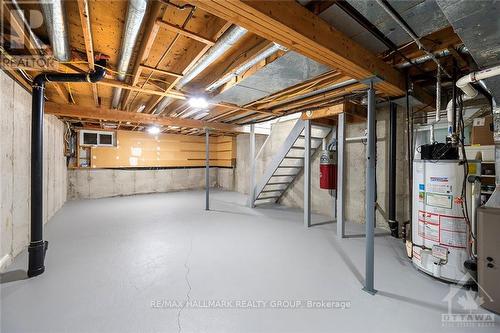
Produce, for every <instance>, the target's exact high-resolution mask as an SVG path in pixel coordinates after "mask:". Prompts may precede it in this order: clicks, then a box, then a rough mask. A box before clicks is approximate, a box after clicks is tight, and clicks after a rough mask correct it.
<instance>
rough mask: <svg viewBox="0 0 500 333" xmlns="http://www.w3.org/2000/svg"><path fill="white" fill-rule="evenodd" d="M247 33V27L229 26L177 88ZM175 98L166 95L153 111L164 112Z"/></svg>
mask: <svg viewBox="0 0 500 333" xmlns="http://www.w3.org/2000/svg"><path fill="white" fill-rule="evenodd" d="M246 33H247V29H245V28H242V27H238V26H235V25H234V26H232V27H231V28H229V29H228V30H227V31H226V32H225V33H224V35H222V37H220V38H219V39H218V40H217V42H215V44H214V45H213V46H212V47H211V48H210V49H209V50H208V51H207V52H206V53H205V54H204V55H203V56H202V57H201V58H200V60H198V61H197V62H196V64H195V65H194V66H193V68H192V69H191V70H189V71H188V72H187V73H186V74H184V76H183V77H182V79H180V80H179V82H178V83H177V84H176V85H175V87H176V88H177V89H182V87H184V86H185V85H186V84H187V83H189V82H190V81H191V80H192V79H194V78H195V77H196V76H197V75H198V74H200V73H201V72H202V71H203V70H204V69H205V68H207V67H208V66H210V64H212V63H213V62H214V61H215V60H217V59H218V58H219V57H220V56H222V55H223V54H224V53H225V52H226V51H227V50H229V49H230V48H231V47H232V46H233V45H234V44H236V42H237V41H239V40H240V39H241V37H243V36H244V35H245V34H246ZM172 101H173V99H172V98H171V97H164V98H163V99H162V100H161V101H160V103H158V105H157V106H156V109H155V110H154V111H153V113H155V114H159V113H162V112H163V111H164V110H165V108H166V107H167V106H168V105H169V104H170V103H172Z"/></svg>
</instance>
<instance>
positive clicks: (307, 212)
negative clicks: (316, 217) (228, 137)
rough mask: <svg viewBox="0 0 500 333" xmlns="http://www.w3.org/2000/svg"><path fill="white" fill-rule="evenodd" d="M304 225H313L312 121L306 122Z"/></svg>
mask: <svg viewBox="0 0 500 333" xmlns="http://www.w3.org/2000/svg"><path fill="white" fill-rule="evenodd" d="M304 226H305V227H306V228H308V227H310V226H311V121H310V120H306V121H305V124H304Z"/></svg>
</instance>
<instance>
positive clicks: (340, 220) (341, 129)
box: [337, 113, 345, 238]
mask: <svg viewBox="0 0 500 333" xmlns="http://www.w3.org/2000/svg"><path fill="white" fill-rule="evenodd" d="M344 156H345V113H341V114H339V116H338V125H337V158H338V162H337V237H338V238H344V237H345V220H344V169H345V160H344Z"/></svg>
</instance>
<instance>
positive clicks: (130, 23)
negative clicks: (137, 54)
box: [111, 0, 148, 108]
mask: <svg viewBox="0 0 500 333" xmlns="http://www.w3.org/2000/svg"><path fill="white" fill-rule="evenodd" d="M147 4H148V1H147V0H129V2H128V9H127V17H126V19H125V26H124V28H123V38H122V43H121V48H120V60H119V61H118V66H117V71H118V75H117V79H118V80H120V81H124V80H125V76H126V73H127V70H128V66H129V64H130V59H131V58H132V54H133V51H134V47H135V43H136V41H137V37H138V36H139V32H140V30H141V25H142V21H143V19H144V16H145V14H146V8H147ZM121 95H122V89H121V88H114V90H113V100H112V102H111V106H112V107H113V108H117V107H118V106H119V104H120V98H121Z"/></svg>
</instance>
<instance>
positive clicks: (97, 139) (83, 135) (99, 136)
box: [80, 130, 115, 147]
mask: <svg viewBox="0 0 500 333" xmlns="http://www.w3.org/2000/svg"><path fill="white" fill-rule="evenodd" d="M80 145H81V146H105V147H111V146H114V145H115V132H104V131H89V130H84V131H80Z"/></svg>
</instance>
